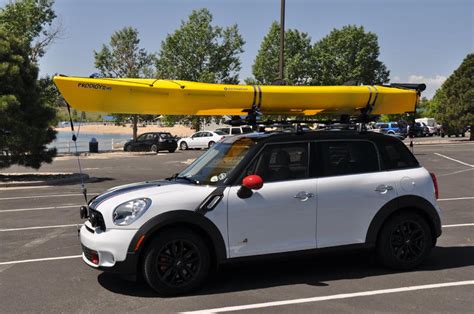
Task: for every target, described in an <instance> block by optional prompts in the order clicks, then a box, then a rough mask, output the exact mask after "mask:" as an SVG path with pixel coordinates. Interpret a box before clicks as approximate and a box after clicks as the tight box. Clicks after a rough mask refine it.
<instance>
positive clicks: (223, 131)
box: [215, 128, 229, 135]
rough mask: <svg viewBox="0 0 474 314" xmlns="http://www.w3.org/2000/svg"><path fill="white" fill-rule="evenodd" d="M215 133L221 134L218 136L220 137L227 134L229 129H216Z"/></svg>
mask: <svg viewBox="0 0 474 314" xmlns="http://www.w3.org/2000/svg"><path fill="white" fill-rule="evenodd" d="M215 132H216V133H217V134H220V133H222V134H220V135H224V134H229V128H222V129H217V130H216V131H215ZM219 132H220V133H219Z"/></svg>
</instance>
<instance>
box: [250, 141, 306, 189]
mask: <svg viewBox="0 0 474 314" xmlns="http://www.w3.org/2000/svg"><path fill="white" fill-rule="evenodd" d="M308 164H309V163H308V143H294V144H270V145H267V146H265V148H264V149H263V150H262V151H261V152H260V154H259V155H258V156H257V157H256V159H254V161H253V162H252V164H251V165H250V166H249V167H248V168H247V170H246V173H245V174H246V175H250V174H257V175H259V176H260V177H262V179H263V181H264V182H277V181H288V180H298V179H306V178H307V177H308Z"/></svg>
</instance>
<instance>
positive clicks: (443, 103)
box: [434, 53, 474, 141]
mask: <svg viewBox="0 0 474 314" xmlns="http://www.w3.org/2000/svg"><path fill="white" fill-rule="evenodd" d="M434 101H435V102H436V103H437V106H438V115H437V119H438V121H439V122H441V124H442V125H443V128H444V129H445V130H447V129H452V130H456V132H459V130H462V129H463V128H464V127H466V126H468V125H470V126H471V136H470V140H471V141H472V140H474V134H473V133H474V132H473V131H474V129H473V125H474V54H473V53H471V54H468V55H467V56H466V58H465V59H464V60H463V62H462V63H461V65H460V66H459V68H457V69H456V70H455V71H454V73H453V74H451V76H449V77H448V79H447V80H446V81H445V82H444V83H443V85H442V86H441V89H440V90H438V91H437V92H436V95H435V97H434Z"/></svg>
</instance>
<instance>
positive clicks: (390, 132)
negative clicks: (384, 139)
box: [387, 131, 395, 135]
mask: <svg viewBox="0 0 474 314" xmlns="http://www.w3.org/2000/svg"><path fill="white" fill-rule="evenodd" d="M387 134H391V135H394V134H395V132H393V131H388V132H387Z"/></svg>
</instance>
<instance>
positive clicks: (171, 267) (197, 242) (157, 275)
mask: <svg viewBox="0 0 474 314" xmlns="http://www.w3.org/2000/svg"><path fill="white" fill-rule="evenodd" d="M209 269H210V255H209V249H208V248H207V246H206V244H205V243H204V241H203V240H202V238H201V237H200V236H198V235H197V234H195V233H193V232H192V231H190V230H188V229H175V230H168V231H165V232H163V233H160V234H159V235H158V236H157V237H156V238H155V239H154V240H153V241H152V242H151V244H150V246H149V248H148V250H147V252H146V254H145V259H144V262H143V275H144V277H145V280H146V281H147V283H148V284H149V285H150V287H151V288H153V289H154V290H155V291H156V292H158V294H159V295H162V296H174V295H181V294H184V293H187V292H189V291H191V290H193V289H195V288H197V287H199V286H200V285H201V284H202V283H203V282H204V280H205V279H206V277H207V275H208V273H209Z"/></svg>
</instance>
